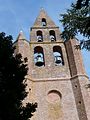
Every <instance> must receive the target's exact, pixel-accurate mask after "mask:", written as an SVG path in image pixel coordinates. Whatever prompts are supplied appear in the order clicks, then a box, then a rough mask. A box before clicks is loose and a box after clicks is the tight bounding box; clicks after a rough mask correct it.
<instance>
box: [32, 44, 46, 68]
mask: <svg viewBox="0 0 90 120" xmlns="http://www.w3.org/2000/svg"><path fill="white" fill-rule="evenodd" d="M34 62H35V65H37V66H39V67H40V66H43V65H45V61H44V53H43V48H42V47H40V46H37V47H35V48H34Z"/></svg>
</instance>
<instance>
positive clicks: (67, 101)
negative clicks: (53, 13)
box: [15, 10, 90, 120]
mask: <svg viewBox="0 0 90 120" xmlns="http://www.w3.org/2000/svg"><path fill="white" fill-rule="evenodd" d="M42 18H46V20H47V26H46V27H45V26H44V27H42V26H41V19H42ZM38 30H41V31H42V33H43V42H37V37H36V32H37V31H38ZM50 30H54V31H55V33H56V41H55V42H51V41H50V37H49V31H50ZM76 44H77V42H76V41H75V40H69V41H67V42H65V43H64V42H63V40H62V39H61V38H60V31H59V28H58V27H57V26H56V25H55V24H54V22H53V21H52V20H51V19H50V18H49V17H48V16H47V14H46V13H45V12H44V11H43V10H41V12H40V14H39V16H38V17H37V19H36V21H35V23H34V26H33V27H32V29H31V31H30V43H29V42H27V41H26V40H25V39H24V37H23V35H21V37H20V36H19V37H18V40H17V42H16V43H15V45H16V53H17V52H20V53H21V54H22V56H23V58H24V57H27V58H28V68H29V71H28V75H27V76H26V79H27V85H28V86H27V91H28V92H29V94H28V96H27V98H26V99H25V103H26V102H28V101H29V102H30V101H31V102H37V103H38V108H37V111H36V112H35V113H34V116H33V117H32V118H31V120H90V91H89V89H87V88H86V87H85V86H86V85H87V84H88V83H89V80H88V77H87V76H86V73H85V70H84V66H83V62H82V57H81V52H80V50H79V49H78V50H77V49H75V45H76ZM36 46H41V47H42V48H43V51H44V60H45V66H41V67H38V66H36V65H35V63H34V48H35V47H36ZM54 46H60V47H61V49H62V55H63V60H64V65H63V66H59V65H56V64H55V62H54V56H53V47H54ZM30 89H31V90H30Z"/></svg>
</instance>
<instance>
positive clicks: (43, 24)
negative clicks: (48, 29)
mask: <svg viewBox="0 0 90 120" xmlns="http://www.w3.org/2000/svg"><path fill="white" fill-rule="evenodd" d="M46 25H47V23H46V19H45V18H42V26H46Z"/></svg>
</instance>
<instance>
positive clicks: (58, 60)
mask: <svg viewBox="0 0 90 120" xmlns="http://www.w3.org/2000/svg"><path fill="white" fill-rule="evenodd" d="M55 62H56V63H57V64H60V63H62V59H61V57H60V56H57V57H56V60H55Z"/></svg>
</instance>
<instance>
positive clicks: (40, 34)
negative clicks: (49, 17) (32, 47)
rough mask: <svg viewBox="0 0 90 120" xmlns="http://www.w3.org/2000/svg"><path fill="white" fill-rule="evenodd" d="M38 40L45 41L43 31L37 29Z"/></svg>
mask: <svg viewBox="0 0 90 120" xmlns="http://www.w3.org/2000/svg"><path fill="white" fill-rule="evenodd" d="M37 41H38V42H42V41H43V35H42V31H37Z"/></svg>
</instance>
